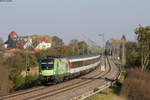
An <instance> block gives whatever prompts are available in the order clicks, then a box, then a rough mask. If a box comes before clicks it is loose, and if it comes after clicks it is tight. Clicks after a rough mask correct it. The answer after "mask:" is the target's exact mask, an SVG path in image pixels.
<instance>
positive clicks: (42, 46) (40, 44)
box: [36, 41, 52, 49]
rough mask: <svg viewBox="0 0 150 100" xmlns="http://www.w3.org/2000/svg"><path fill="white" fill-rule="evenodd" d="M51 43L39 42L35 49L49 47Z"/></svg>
mask: <svg viewBox="0 0 150 100" xmlns="http://www.w3.org/2000/svg"><path fill="white" fill-rule="evenodd" d="M51 46H52V43H46V42H44V41H43V42H41V43H39V44H38V45H37V46H36V49H48V48H51Z"/></svg>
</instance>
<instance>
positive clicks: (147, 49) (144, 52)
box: [135, 26, 150, 70]
mask: <svg viewBox="0 0 150 100" xmlns="http://www.w3.org/2000/svg"><path fill="white" fill-rule="evenodd" d="M135 34H136V35H137V40H138V45H139V51H140V53H141V55H140V58H141V69H142V70H146V69H148V68H149V64H150V26H146V27H142V26H139V27H137V28H136V29H135Z"/></svg>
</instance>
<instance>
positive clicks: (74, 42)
mask: <svg viewBox="0 0 150 100" xmlns="http://www.w3.org/2000/svg"><path fill="white" fill-rule="evenodd" d="M78 42H79V41H78V40H76V39H73V40H71V41H70V43H69V45H70V46H71V47H72V52H73V55H78V54H79V46H78Z"/></svg>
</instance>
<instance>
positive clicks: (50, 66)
mask: <svg viewBox="0 0 150 100" xmlns="http://www.w3.org/2000/svg"><path fill="white" fill-rule="evenodd" d="M53 66H54V64H53V63H52V62H48V63H41V69H42V70H50V69H53Z"/></svg>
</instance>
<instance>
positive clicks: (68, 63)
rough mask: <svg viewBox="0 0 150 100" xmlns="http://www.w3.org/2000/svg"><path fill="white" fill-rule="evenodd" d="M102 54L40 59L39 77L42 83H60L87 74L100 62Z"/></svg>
mask: <svg viewBox="0 0 150 100" xmlns="http://www.w3.org/2000/svg"><path fill="white" fill-rule="evenodd" d="M100 58H101V55H100V54H96V55H88V56H70V57H54V56H48V57H47V58H46V59H41V60H40V61H39V78H40V81H41V83H42V84H48V83H52V84H53V83H59V82H62V81H64V80H68V79H72V78H75V77H78V76H81V75H83V74H87V73H89V72H91V71H93V70H94V69H96V67H98V66H99V64H100Z"/></svg>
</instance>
